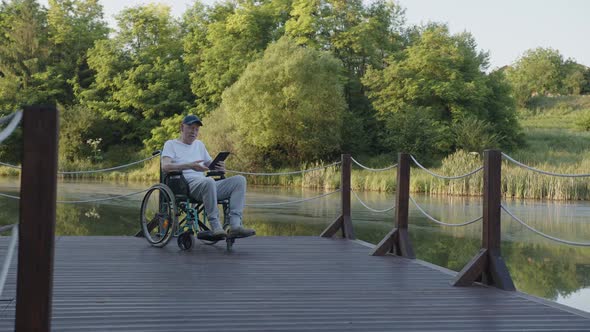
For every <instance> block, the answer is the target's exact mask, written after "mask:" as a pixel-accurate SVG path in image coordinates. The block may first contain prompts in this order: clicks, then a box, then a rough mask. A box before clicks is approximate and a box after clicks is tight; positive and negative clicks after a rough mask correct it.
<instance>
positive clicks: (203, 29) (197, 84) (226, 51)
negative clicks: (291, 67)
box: [184, 0, 291, 115]
mask: <svg viewBox="0 0 590 332" xmlns="http://www.w3.org/2000/svg"><path fill="white" fill-rule="evenodd" d="M290 2H291V1H290V0H272V1H270V0H263V1H251V0H240V1H232V2H229V1H228V2H222V3H217V4H215V5H214V6H213V7H211V8H208V7H205V6H203V5H202V3H201V2H199V1H197V2H196V3H195V5H194V7H193V8H192V9H190V10H189V11H187V13H186V15H185V17H184V26H185V27H186V28H187V34H186V36H185V38H184V48H185V55H184V59H185V61H186V64H187V66H188V67H189V70H190V78H191V88H192V91H193V93H194V94H195V96H196V112H197V113H198V114H200V115H205V114H208V113H209V112H210V111H211V110H213V109H215V108H216V107H217V106H219V104H220V103H221V95H222V93H223V91H224V90H225V89H226V88H228V87H229V86H231V85H232V84H233V83H234V82H236V80H237V79H238V77H239V76H240V75H241V74H242V72H243V71H244V70H245V69H246V66H247V65H248V63H250V62H251V61H253V60H255V59H257V58H259V57H260V56H261V54H262V52H263V51H264V50H265V49H266V47H267V45H268V44H269V43H270V42H272V41H275V40H277V39H278V38H280V36H281V35H282V27H283V26H284V22H285V21H286V19H287V17H286V15H287V14H286V13H288V12H289V8H290Z"/></svg>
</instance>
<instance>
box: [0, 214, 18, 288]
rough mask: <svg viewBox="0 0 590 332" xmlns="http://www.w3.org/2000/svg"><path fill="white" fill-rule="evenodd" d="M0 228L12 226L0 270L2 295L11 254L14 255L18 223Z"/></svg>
mask: <svg viewBox="0 0 590 332" xmlns="http://www.w3.org/2000/svg"><path fill="white" fill-rule="evenodd" d="M2 228H5V229H3V230H7V229H10V228H12V235H11V236H10V243H9V244H8V251H7V253H6V258H5V259H4V264H3V265H2V271H0V297H2V293H3V292H4V285H5V284H6V277H7V276H8V269H9V268H10V263H12V256H13V255H14V249H15V248H16V242H17V240H18V224H12V225H8V226H4V227H2ZM3 230H1V231H3Z"/></svg>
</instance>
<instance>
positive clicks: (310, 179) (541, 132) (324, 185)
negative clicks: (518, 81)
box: [0, 96, 590, 200]
mask: <svg viewBox="0 0 590 332" xmlns="http://www.w3.org/2000/svg"><path fill="white" fill-rule="evenodd" d="M532 105H533V108H532V109H529V110H520V111H519V116H520V122H521V124H522V126H523V128H524V131H525V139H526V146H524V147H522V148H521V149H519V150H517V151H514V152H511V153H509V154H510V155H511V156H512V157H513V158H515V159H517V160H519V161H521V162H523V163H525V164H527V165H530V166H533V167H535V168H539V169H543V170H547V171H551V172H555V173H563V174H580V173H590V132H587V131H580V130H578V129H577V128H576V125H575V123H576V120H577V119H578V118H579V117H581V116H586V115H587V114H590V96H578V97H552V98H547V97H544V98H537V99H535V100H534V101H533V102H532ZM119 157H120V158H127V159H128V158H130V157H131V155H130V154H127V155H125V156H119ZM134 157H135V156H134ZM138 158H139V157H138ZM355 159H357V160H359V161H360V162H361V163H363V164H366V165H369V166H370V167H376V168H380V167H386V166H389V165H391V164H392V163H393V161H392V158H391V156H390V155H380V156H370V157H369V156H358V158H355ZM121 163H123V162H121ZM111 164H113V162H112V161H111ZM327 164H328V163H310V164H304V165H301V167H300V168H298V169H297V170H301V169H311V168H317V167H323V166H324V165H327ZM353 165H354V164H353ZM112 166H116V165H110V164H106V163H105V164H101V165H96V164H92V163H90V162H89V161H78V162H70V163H68V164H67V165H66V164H63V163H62V164H60V169H61V170H70V171H71V170H88V169H97V168H105V167H112ZM480 166H482V159H481V157H480V156H479V155H478V154H472V153H466V152H464V151H458V152H456V153H454V154H452V155H450V156H448V157H447V158H445V159H444V160H442V161H441V162H440V165H438V166H436V167H433V168H432V169H431V170H432V171H434V172H435V173H438V174H441V175H447V176H454V175H461V174H465V173H468V172H470V171H472V170H474V169H476V168H478V167H480ZM228 168H230V169H232V167H231V164H229V165H228ZM290 171H294V169H276V170H261V171H260V172H270V173H281V172H290ZM19 175H20V171H19V170H15V169H12V168H7V167H0V176H19ZM230 175H231V174H230ZM246 177H247V179H248V183H249V184H250V185H266V186H289V187H303V188H313V189H319V190H326V191H328V190H334V189H337V188H339V187H340V166H339V165H338V166H333V167H328V168H324V169H321V170H316V171H312V172H308V173H305V174H302V175H301V174H300V175H281V176H255V175H247V176H246ZM67 178H73V179H93V180H108V181H138V182H146V183H156V182H158V181H159V158H155V159H152V160H150V161H148V162H146V163H145V164H143V165H139V166H135V167H134V168H131V169H126V170H123V171H120V172H104V173H93V174H83V175H76V176H67ZM351 186H352V189H353V190H356V191H369V190H370V191H381V192H394V191H395V189H396V170H395V169H393V170H388V171H383V172H373V171H368V170H363V169H358V168H353V170H352V175H351ZM482 189H483V177H482V172H480V173H477V174H475V175H472V176H470V177H467V178H463V179H459V180H444V179H440V178H437V177H434V176H432V175H430V174H428V173H426V172H424V171H423V170H421V169H419V168H416V167H414V168H412V170H411V175H410V190H411V191H412V192H417V193H425V194H429V195H457V196H477V195H481V194H482ZM502 192H503V194H504V196H506V197H514V198H534V199H555V200H590V178H563V177H553V176H547V175H542V174H538V173H535V172H532V171H530V170H526V169H523V168H520V167H518V166H516V165H513V164H512V163H508V162H504V164H503V170H502Z"/></svg>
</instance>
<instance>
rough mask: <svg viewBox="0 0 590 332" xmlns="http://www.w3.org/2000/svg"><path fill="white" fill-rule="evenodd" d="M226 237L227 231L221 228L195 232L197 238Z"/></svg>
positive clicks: (217, 238) (211, 239)
mask: <svg viewBox="0 0 590 332" xmlns="http://www.w3.org/2000/svg"><path fill="white" fill-rule="evenodd" d="M226 237H227V233H225V231H224V230H223V229H218V230H215V231H202V232H198V233H197V239H199V240H207V241H220V240H223V239H225V238H226Z"/></svg>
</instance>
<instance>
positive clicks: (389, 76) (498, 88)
mask: <svg viewBox="0 0 590 332" xmlns="http://www.w3.org/2000/svg"><path fill="white" fill-rule="evenodd" d="M387 62H388V66H387V67H386V68H385V69H383V70H378V69H371V70H369V72H368V73H367V75H365V78H364V80H363V82H364V83H365V84H366V85H367V86H368V87H369V88H370V91H369V96H370V97H371V99H372V101H373V105H374V107H375V108H376V109H377V111H378V116H379V118H381V119H383V120H384V121H385V122H386V126H387V128H386V130H385V132H384V136H385V137H393V136H395V135H397V132H396V130H398V129H399V124H400V123H408V121H410V120H412V119H414V117H413V116H411V115H408V114H409V113H412V112H417V111H419V112H420V114H421V116H422V117H424V118H425V119H429V120H428V121H429V122H428V123H424V124H423V125H424V127H425V128H427V129H428V130H425V131H424V130H417V131H415V133H414V135H411V134H409V135H407V136H406V138H405V139H406V140H410V141H412V142H424V141H426V140H429V139H431V138H430V137H428V136H430V135H435V136H436V137H437V140H438V143H437V144H436V146H435V147H434V148H435V151H432V149H429V151H432V152H436V154H442V155H444V154H446V153H448V152H451V151H453V150H454V149H456V148H457V145H458V141H457V137H456V136H453V135H449V134H448V132H449V129H450V127H451V126H452V125H453V123H464V124H465V123H468V122H465V119H467V118H475V119H480V120H481V121H485V122H486V123H489V124H490V125H491V124H496V123H497V124H499V125H498V126H494V130H492V132H490V133H489V134H497V135H498V137H503V139H502V141H501V142H500V143H506V144H503V146H505V147H507V146H509V145H510V144H508V142H512V141H513V140H514V139H515V138H514V137H513V136H514V135H517V133H518V127H517V124H516V122H515V120H516V118H515V110H514V103H513V102H512V100H511V99H510V96H509V89H507V85H506V84H504V85H502V82H501V77H500V76H498V75H499V74H494V75H486V73H485V71H484V70H485V69H486V68H487V66H488V55H487V53H483V52H478V51H477V50H476V43H475V41H474V39H473V37H472V36H471V35H470V34H468V33H461V34H457V35H451V34H450V33H449V31H448V28H447V27H446V26H444V25H436V24H431V25H429V26H426V27H424V28H423V31H422V32H421V34H420V36H419V38H416V39H415V41H414V42H413V44H412V45H410V46H408V47H407V48H406V49H404V51H403V52H401V53H399V54H394V55H393V56H391V57H390V58H389V59H388V60H387ZM395 118H400V119H395ZM408 119H409V120H408ZM412 121H413V120H412ZM471 124H472V125H475V124H477V126H476V127H480V126H481V124H482V123H473V122H471ZM500 124H501V125H500ZM486 126H487V125H486ZM500 128H502V129H501V130H500ZM473 129H476V128H473ZM400 139H401V138H400ZM441 140H442V141H441ZM383 142H384V144H385V146H387V147H388V148H389V149H390V150H391V151H402V150H403V149H407V147H408V145H415V144H413V143H412V144H410V143H411V142H401V141H399V139H396V140H391V139H386V140H383Z"/></svg>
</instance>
